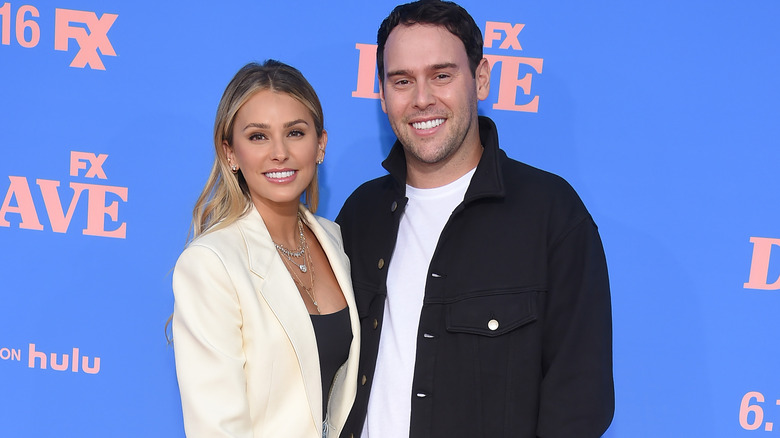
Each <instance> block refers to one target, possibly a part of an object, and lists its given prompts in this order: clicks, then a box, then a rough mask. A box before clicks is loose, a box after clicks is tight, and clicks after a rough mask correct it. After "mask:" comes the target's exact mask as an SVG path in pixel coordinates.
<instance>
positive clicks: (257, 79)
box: [190, 59, 324, 239]
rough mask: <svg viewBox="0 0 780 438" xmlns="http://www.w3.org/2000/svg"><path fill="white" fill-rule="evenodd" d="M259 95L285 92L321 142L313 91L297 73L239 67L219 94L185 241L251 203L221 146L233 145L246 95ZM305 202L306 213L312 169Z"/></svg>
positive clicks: (315, 194)
mask: <svg viewBox="0 0 780 438" xmlns="http://www.w3.org/2000/svg"><path fill="white" fill-rule="evenodd" d="M262 90H272V91H275V92H279V93H285V94H287V95H289V96H290V97H292V98H294V99H295V100H297V101H299V102H300V103H302V104H303V105H304V106H305V107H306V108H307V109H308V110H309V112H310V113H311V116H312V118H313V119H314V128H315V131H316V133H317V138H321V137H322V132H323V129H324V117H323V113H322V105H321V104H320V100H319V98H318V97H317V93H315V92H314V88H313V87H312V86H311V84H309V82H308V81H307V80H306V78H304V77H303V75H302V74H301V72H300V71H298V70H297V69H296V68H294V67H291V66H289V65H287V64H284V63H281V62H279V61H275V60H273V59H269V60H267V61H265V62H264V63H263V64H257V63H254V62H252V63H249V64H247V65H245V66H243V67H242V68H241V69H240V70H239V71H238V73H236V75H235V76H234V77H233V79H232V80H231V81H230V83H229V84H228V86H227V88H226V89H225V93H224V94H223V95H222V99H221V100H220V101H219V106H218V107H217V117H216V120H215V121H214V152H215V156H214V165H213V166H212V168H211V174H210V175H209V178H208V181H207V182H206V186H205V187H204V188H203V191H202V192H201V194H200V196H199V197H198V200H197V202H196V203H195V208H194V209H193V211H192V227H191V229H190V234H191V237H192V238H193V239H194V238H195V237H198V236H199V235H201V234H203V233H206V232H208V231H213V230H216V229H219V228H222V227H225V226H227V225H229V224H231V223H233V222H235V221H236V220H238V219H239V218H240V217H241V216H243V215H244V214H246V212H247V211H249V208H250V206H251V205H252V200H251V198H250V196H249V187H248V186H247V183H246V180H245V179H244V176H243V174H242V173H241V170H239V171H238V173H235V174H234V173H233V172H231V170H230V166H229V164H228V161H227V156H226V154H225V150H224V148H223V147H222V143H223V142H225V141H226V142H227V143H228V145H231V146H232V144H233V125H234V122H235V119H236V114H237V113H238V111H239V110H240V109H241V107H242V106H243V105H244V103H245V102H246V101H247V100H249V98H251V97H252V96H254V95H255V94H256V93H258V92H259V91H262ZM305 193H306V196H305V203H306V206H307V207H308V208H309V210H311V212H312V213H313V212H316V211H317V203H318V201H319V188H318V185H317V169H316V167H315V170H314V177H313V178H312V180H311V183H309V186H308V187H307V188H306V190H305Z"/></svg>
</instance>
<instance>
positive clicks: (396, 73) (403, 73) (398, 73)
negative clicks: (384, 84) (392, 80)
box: [386, 70, 409, 76]
mask: <svg viewBox="0 0 780 438" xmlns="http://www.w3.org/2000/svg"><path fill="white" fill-rule="evenodd" d="M386 74H387V76H407V75H408V74H409V70H393V71H389V72H387V73H386Z"/></svg>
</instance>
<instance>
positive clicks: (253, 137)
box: [249, 133, 265, 141]
mask: <svg viewBox="0 0 780 438" xmlns="http://www.w3.org/2000/svg"><path fill="white" fill-rule="evenodd" d="M249 139H250V140H252V141H258V140H265V134H260V133H256V134H252V135H250V136H249Z"/></svg>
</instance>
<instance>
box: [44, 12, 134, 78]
mask: <svg viewBox="0 0 780 438" xmlns="http://www.w3.org/2000/svg"><path fill="white" fill-rule="evenodd" d="M117 17H119V15H117V14H103V15H102V16H101V17H100V18H98V16H97V14H95V13H94V12H90V11H76V10H72V9H59V8H57V10H56V14H55V19H54V50H62V51H67V50H68V42H69V41H70V39H74V40H76V42H77V43H78V45H79V51H78V53H76V57H75V58H73V61H72V62H71V63H70V66H71V67H78V68H84V67H86V66H87V65H89V67H90V68H91V69H93V70H105V69H106V67H105V66H104V65H103V61H102V60H101V59H100V55H99V54H98V50H100V54H102V55H104V56H116V52H115V51H114V47H113V46H112V45H111V41H109V39H108V30H109V29H111V26H112V25H113V24H114V21H116V19H117Z"/></svg>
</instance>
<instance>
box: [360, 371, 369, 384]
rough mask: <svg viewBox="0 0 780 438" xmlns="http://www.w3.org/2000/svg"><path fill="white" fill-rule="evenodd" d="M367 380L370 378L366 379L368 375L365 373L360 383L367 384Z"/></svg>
mask: <svg viewBox="0 0 780 438" xmlns="http://www.w3.org/2000/svg"><path fill="white" fill-rule="evenodd" d="M367 380H368V379H366V375H365V374H363V377H361V378H360V385H361V386H362V385H365V384H366V381H367Z"/></svg>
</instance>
